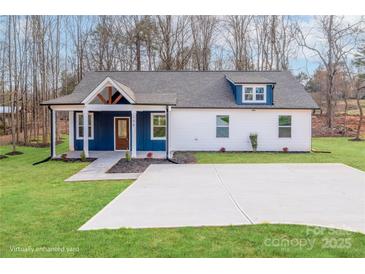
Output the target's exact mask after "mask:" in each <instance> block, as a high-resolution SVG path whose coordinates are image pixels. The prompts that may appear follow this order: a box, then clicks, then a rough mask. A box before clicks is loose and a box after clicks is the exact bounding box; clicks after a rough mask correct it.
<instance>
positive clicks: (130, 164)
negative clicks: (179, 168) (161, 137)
mask: <svg viewBox="0 0 365 274" xmlns="http://www.w3.org/2000/svg"><path fill="white" fill-rule="evenodd" d="M152 164H154V165H155V164H171V162H169V161H167V160H164V159H132V160H130V161H127V160H126V159H121V160H119V162H118V163H116V164H115V165H114V166H113V167H112V168H111V169H109V170H108V171H107V173H141V172H143V171H145V170H146V168H147V167H149V165H152Z"/></svg>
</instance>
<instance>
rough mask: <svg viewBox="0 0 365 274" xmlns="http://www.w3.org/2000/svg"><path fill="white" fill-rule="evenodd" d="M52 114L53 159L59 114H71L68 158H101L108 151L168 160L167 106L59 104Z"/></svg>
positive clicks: (53, 108)
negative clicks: (99, 156) (83, 156)
mask: <svg viewBox="0 0 365 274" xmlns="http://www.w3.org/2000/svg"><path fill="white" fill-rule="evenodd" d="M50 111H51V123H52V124H51V135H52V136H51V137H52V138H51V154H52V155H51V156H52V158H60V157H61V156H62V155H60V154H57V153H56V140H55V138H56V134H55V133H56V127H57V124H56V121H57V119H56V115H57V113H58V112H60V111H66V112H68V120H69V136H68V138H69V151H68V153H66V157H67V158H69V159H76V158H80V155H81V153H82V152H83V153H84V155H85V157H86V158H98V155H100V154H103V153H105V152H115V153H118V154H119V155H121V158H122V157H125V155H126V153H129V154H130V156H131V157H132V158H159V159H161V158H168V151H169V150H168V143H169V142H168V135H169V134H168V131H169V126H168V112H169V107H167V106H142V105H131V104H115V105H102V104H99V105H75V106H67V105H62V106H60V105H57V106H50Z"/></svg>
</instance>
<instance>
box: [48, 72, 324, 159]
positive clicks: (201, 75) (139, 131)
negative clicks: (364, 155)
mask: <svg viewBox="0 0 365 274" xmlns="http://www.w3.org/2000/svg"><path fill="white" fill-rule="evenodd" d="M43 105H49V107H50V109H51V110H52V121H53V122H52V123H53V126H52V132H53V133H54V132H55V126H56V125H55V115H56V111H68V112H69V121H70V122H69V123H70V124H69V125H70V127H69V132H70V134H69V137H70V140H69V141H70V142H69V143H70V150H71V151H72V150H80V151H82V150H84V152H85V154H86V156H88V153H89V151H90V150H121V151H123V150H130V151H131V154H132V157H136V156H137V154H138V152H144V153H145V152H149V151H164V152H166V155H169V157H171V156H172V154H173V152H175V151H218V150H219V149H221V148H222V147H224V148H225V149H226V150H227V151H250V150H252V148H251V144H250V139H249V135H250V134H251V133H257V135H258V148H257V150H258V151H282V149H283V148H284V147H287V148H288V149H289V151H310V149H311V113H312V110H313V109H316V108H318V106H317V105H316V103H315V102H314V101H313V100H312V98H311V96H310V95H309V94H307V93H306V92H305V90H304V88H303V87H302V86H301V85H300V84H299V83H298V82H297V81H296V79H295V78H294V77H293V76H292V75H291V74H290V73H289V72H279V71H270V72H266V71H265V72H241V71H211V72H191V71H189V72H167V71H166V72H165V71H151V72H90V73H87V74H86V75H85V77H84V78H83V79H82V81H81V82H80V83H79V84H78V85H77V87H76V88H75V91H74V92H73V93H72V94H70V95H67V96H63V97H60V98H57V99H54V100H50V101H46V102H43ZM54 138H55V134H53V138H52V140H53V145H52V156H53V157H55V142H54Z"/></svg>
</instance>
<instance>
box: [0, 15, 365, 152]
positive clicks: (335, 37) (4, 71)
mask: <svg viewBox="0 0 365 274" xmlns="http://www.w3.org/2000/svg"><path fill="white" fill-rule="evenodd" d="M312 31H314V32H315V33H316V34H317V35H318V37H319V38H318V40H316V39H314V40H313V35H311V36H309V33H310V32H312ZM362 39H364V21H363V18H358V19H357V20H355V22H352V23H347V21H346V20H345V18H344V17H341V16H318V17H315V20H314V25H313V27H312V29H309V30H308V28H307V26H306V25H305V20H304V21H303V19H302V18H298V17H295V16H168V15H167V16H2V17H0V70H1V73H0V77H1V78H0V88H1V102H0V104H1V105H2V106H10V107H11V108H12V110H13V111H12V112H11V117H10V120H11V123H10V124H11V129H10V132H11V134H12V140H13V146H14V150H15V144H16V143H18V142H19V139H20V136H21V137H22V140H23V142H25V143H29V142H30V141H32V140H36V141H39V142H42V143H47V141H48V138H49V137H48V136H49V130H50V129H49V114H48V110H47V109H46V108H45V107H42V106H40V105H39V103H40V102H42V101H44V100H48V99H51V98H56V97H58V96H61V95H65V94H68V93H70V92H71V91H72V90H73V88H74V86H75V85H76V84H77V83H78V82H79V81H80V80H81V79H82V77H83V75H84V74H85V72H87V71H94V70H128V71H129V70H137V71H139V70H196V71H207V70H231V69H233V70H259V71H263V70H288V69H290V65H291V64H292V63H293V62H295V60H296V58H297V57H298V55H299V54H300V53H303V51H306V54H308V52H311V53H312V55H315V56H316V57H317V59H318V60H319V62H320V63H321V65H322V67H323V68H325V71H326V81H327V87H326V91H325V97H326V101H325V106H326V112H327V114H328V125H329V126H330V127H331V126H332V124H333V115H334V114H333V102H334V101H335V96H334V93H335V92H334V89H335V78H336V77H337V74H338V72H339V71H346V77H347V78H351V79H352V80H353V83H354V84H353V87H352V89H354V90H355V89H357V88H359V84H355V82H356V81H357V82H359V81H358V79H359V77H358V75H360V72H361V69H363V64H362V63H361V62H360V63H359V62H357V63H356V62H355V53H356V52H357V53H358V54H361V45H362V43H363V41H364V40H362ZM356 64H357V65H356ZM340 68H341V69H340ZM360 90H361V89H360ZM3 116H4V113H3ZM3 118H4V117H3ZM3 120H4V119H3ZM0 130H2V131H3V132H2V133H3V134H6V133H7V130H9V129H7V128H6V126H5V125H4V124H3V125H2V128H1V129H0Z"/></svg>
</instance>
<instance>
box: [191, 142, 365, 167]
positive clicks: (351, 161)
mask: <svg viewBox="0 0 365 274" xmlns="http://www.w3.org/2000/svg"><path fill="white" fill-rule="evenodd" d="M348 139H349V138H329V137H328V138H313V143H312V146H313V149H315V150H317V151H330V152H331V153H265V152H262V153H261V152H258V153H236V152H225V153H220V152H198V153H196V154H195V156H196V158H197V161H198V163H344V164H346V165H349V166H352V167H355V168H358V169H361V170H363V171H365V141H364V142H354V141H349V140H348Z"/></svg>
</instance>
